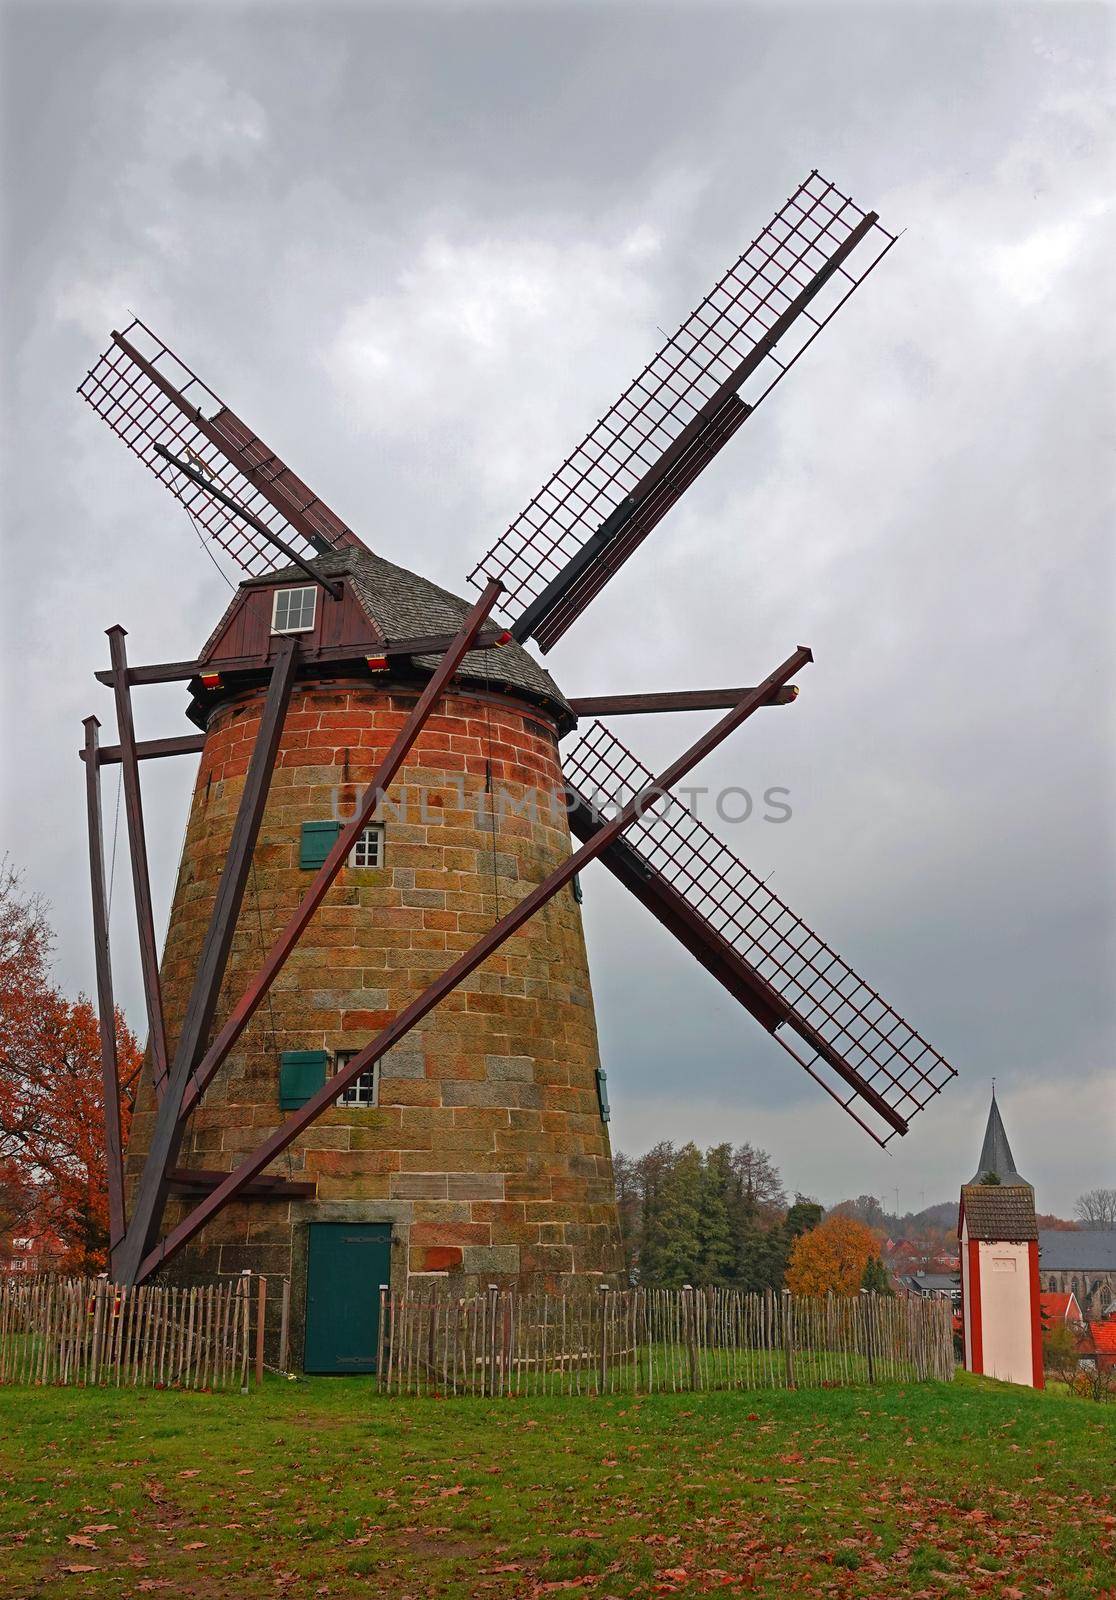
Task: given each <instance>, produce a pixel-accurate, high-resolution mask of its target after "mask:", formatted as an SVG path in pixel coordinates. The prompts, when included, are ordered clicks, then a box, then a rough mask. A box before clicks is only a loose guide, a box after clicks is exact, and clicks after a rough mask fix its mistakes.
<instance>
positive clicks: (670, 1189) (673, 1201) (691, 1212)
mask: <svg viewBox="0 0 1116 1600" xmlns="http://www.w3.org/2000/svg"><path fill="white" fill-rule="evenodd" d="M702 1165H703V1163H702V1156H701V1151H700V1150H699V1149H698V1147H697V1145H696V1144H687V1145H683V1147H682V1149H681V1150H679V1151H678V1152H677V1153H676V1154H675V1157H674V1160H673V1161H672V1163H671V1165H670V1167H669V1169H668V1171H667V1173H666V1176H665V1178H664V1180H663V1184H662V1188H661V1190H660V1199H661V1213H660V1216H659V1219H658V1227H657V1231H656V1237H655V1240H654V1262H655V1272H654V1277H653V1281H654V1282H655V1283H658V1284H661V1285H662V1286H663V1288H665V1289H680V1288H681V1287H682V1285H683V1284H684V1283H695V1282H696V1281H697V1280H698V1278H699V1277H700V1269H701V1187H702V1183H701V1180H702Z"/></svg>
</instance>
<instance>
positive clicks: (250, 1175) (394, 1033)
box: [137, 591, 813, 1283]
mask: <svg viewBox="0 0 1116 1600" xmlns="http://www.w3.org/2000/svg"><path fill="white" fill-rule="evenodd" d="M486 592H487V591H486ZM812 660H813V656H812V655H811V653H810V651H809V650H807V649H806V648H805V646H802V645H800V646H799V648H798V649H797V650H796V651H795V652H794V654H793V655H792V656H790V657H788V659H787V660H786V661H784V662H783V664H782V666H780V667H777V668H776V670H775V671H774V672H773V673H772V674H771V676H770V677H769V678H767V679H765V681H764V682H763V683H762V684H760V686H759V687H758V688H757V689H755V690H753V692H752V693H751V694H750V695H748V696H746V697H745V699H743V700H742V701H741V702H740V704H739V705H737V706H735V707H734V708H733V710H732V711H730V712H729V713H728V715H727V716H725V717H722V718H721V720H720V721H719V722H718V723H716V724H715V726H714V727H712V728H710V729H709V730H708V731H707V732H706V733H704V734H703V735H702V736H701V738H700V739H698V740H697V741H696V743H694V744H692V745H691V746H690V748H689V749H688V750H686V751H685V752H684V753H683V754H682V755H681V756H679V757H678V758H677V760H675V761H673V762H671V764H670V766H669V767H667V768H666V770H665V771H664V772H663V773H661V774H660V775H659V777H657V778H655V779H653V780H652V782H651V783H649V784H648V785H647V787H646V788H644V789H642V790H641V791H640V792H639V794H637V795H634V796H633V797H632V799H630V800H629V801H628V802H627V804H626V805H624V806H623V807H622V808H621V809H620V810H619V811H618V812H617V814H616V816H615V817H613V818H612V819H611V820H610V821H608V822H606V823H605V824H604V826H603V827H601V828H599V829H598V830H597V832H596V833H595V834H594V835H593V836H592V838H591V839H589V840H588V841H587V842H586V843H585V844H583V845H582V847H581V849H580V850H575V851H574V853H573V854H572V855H571V856H568V857H567V858H566V860H565V861H563V862H562V864H561V865H560V866H558V867H556V868H555V869H554V871H553V872H551V873H549V874H548V875H547V876H546V877H545V878H544V879H543V881H542V882H541V883H540V884H539V885H538V886H537V887H536V888H535V889H532V891H531V892H530V894H528V895H526V896H525V897H524V899H522V900H521V901H520V902H519V904H518V905H517V906H515V907H514V908H513V909H512V910H511V911H509V912H508V913H507V915H506V916H504V917H501V918H500V920H499V921H498V922H497V923H495V924H494V925H493V927H491V928H490V929H489V930H488V932H487V933H486V934H484V935H483V937H482V938H480V939H478V940H477V942H476V944H474V945H473V947H472V948H471V949H470V950H467V951H466V952H465V954H464V955H462V956H459V957H458V959H457V960H456V961H454V962H453V963H452V964H451V965H450V966H449V967H447V968H446V970H445V972H443V973H442V974H441V976H440V977H438V978H436V979H435V980H434V982H433V983H432V984H430V986H429V987H428V988H426V989H424V990H423V992H422V994H420V995H418V996H417V997H416V999H414V1000H412V1001H411V1003H410V1005H408V1006H405V1007H404V1009H403V1010H402V1011H401V1012H400V1013H399V1015H398V1016H397V1017H396V1018H395V1019H394V1021H392V1022H391V1023H389V1024H388V1026H387V1027H386V1028H384V1029H383V1030H382V1031H381V1032H380V1033H379V1034H378V1035H377V1036H376V1038H375V1039H373V1041H372V1043H371V1044H369V1045H366V1046H365V1047H364V1049H363V1050H360V1051H358V1052H357V1054H356V1055H355V1056H354V1057H353V1058H352V1060H351V1061H349V1062H348V1063H346V1065H345V1066H344V1067H342V1069H341V1070H340V1071H339V1072H336V1073H334V1075H333V1077H332V1078H330V1079H329V1080H328V1081H327V1082H326V1083H325V1084H323V1085H322V1087H321V1088H320V1089H319V1090H318V1091H317V1092H316V1093H315V1094H313V1095H311V1097H310V1099H309V1100H308V1101H307V1102H306V1104H305V1105H304V1106H302V1107H300V1109H299V1110H298V1111H294V1112H292V1113H291V1115H290V1116H289V1117H288V1118H287V1120H286V1122H284V1123H282V1124H281V1125H280V1127H278V1128H276V1130H275V1132H274V1133H272V1134H270V1135H269V1136H268V1138H266V1139H265V1140H263V1142H262V1143H261V1144H260V1145H258V1146H257V1148H256V1149H255V1150H254V1151H253V1152H252V1154H251V1155H250V1156H248V1157H247V1158H246V1159H245V1160H244V1161H242V1162H241V1164H240V1165H239V1166H238V1167H237V1168H235V1170H234V1171H232V1172H230V1173H229V1175H228V1177H227V1178H226V1179H225V1180H224V1182H223V1183H221V1184H220V1185H219V1186H218V1187H217V1188H216V1189H214V1191H213V1193H212V1194H211V1195H208V1196H207V1197H206V1198H205V1199H204V1200H203V1201H202V1202H201V1203H200V1205H197V1206H195V1207H194V1209H193V1211H191V1212H190V1213H189V1214H188V1215H187V1216H186V1217H184V1218H183V1219H182V1221H181V1222H180V1223H179V1224H178V1226H177V1227H176V1228H174V1229H172V1231H171V1232H170V1233H169V1234H168V1235H167V1237H166V1238H165V1239H163V1240H162V1241H161V1242H160V1243H159V1244H158V1245H156V1246H155V1247H154V1249H152V1251H151V1252H150V1254H149V1255H148V1256H147V1258H146V1259H145V1260H144V1261H143V1262H142V1263H141V1265H140V1269H139V1274H138V1278H137V1281H138V1282H141V1283H142V1282H143V1281H144V1279H146V1278H148V1277H150V1276H151V1274H152V1273H153V1272H157V1271H158V1269H159V1268H160V1267H161V1266H162V1265H163V1264H164V1263H165V1262H167V1261H170V1260H171V1259H172V1258H173V1257H174V1256H176V1255H177V1254H178V1253H179V1251H180V1250H183V1249H184V1248H185V1247H186V1245H187V1244H189V1242H190V1240H191V1239H193V1238H194V1236H195V1235H196V1234H197V1233H199V1232H200V1231H201V1229H202V1228H204V1226H205V1224H206V1223H207V1222H208V1221H209V1219H210V1217H212V1216H214V1215H215V1214H216V1213H217V1212H218V1211H220V1210H221V1209H222V1207H223V1206H226V1205H228V1203H229V1202H230V1201H231V1200H234V1199H235V1198H236V1197H237V1195H238V1194H239V1193H240V1190H241V1189H242V1188H243V1187H244V1185H245V1184H247V1183H251V1182H252V1180H253V1179H254V1178H256V1177H258V1176H259V1174H260V1173H261V1172H262V1171H263V1170H264V1168H265V1167H266V1166H267V1165H268V1164H269V1163H270V1162H272V1161H274V1159H275V1157H276V1156H278V1155H281V1154H282V1153H283V1151H284V1150H285V1149H286V1148H287V1146H288V1145H290V1144H292V1143H293V1142H294V1140H295V1139H297V1138H298V1136H299V1134H300V1133H302V1132H303V1131H304V1130H305V1129H306V1128H308V1127H309V1126H310V1124H311V1123H312V1122H315V1121H317V1119H318V1118H319V1117H320V1116H321V1114H322V1112H323V1111H327V1110H328V1109H329V1107H330V1106H331V1105H333V1103H334V1102H335V1101H336V1099H337V1097H338V1095H339V1094H341V1093H342V1091H343V1090H345V1089H347V1088H348V1086H349V1085H350V1084H351V1083H354V1082H355V1081H356V1079H357V1078H358V1077H359V1076H360V1074H361V1073H362V1072H367V1071H368V1070H369V1068H370V1067H371V1066H372V1065H373V1064H374V1063H375V1062H376V1061H378V1060H379V1059H380V1057H381V1056H383V1055H384V1054H386V1052H387V1051H388V1050H390V1049H391V1048H392V1047H393V1046H394V1045H396V1044H398V1043H399V1041H400V1039H402V1038H403V1037H404V1036H405V1035H406V1034H408V1033H409V1032H410V1031H411V1029H412V1028H413V1027H415V1026H416V1024H417V1023H419V1022H421V1021H422V1019H423V1017H425V1016H426V1015H427V1014H428V1013H429V1012H431V1011H433V1009H434V1007H435V1006H437V1005H438V1004H439V1002H440V1001H442V1000H443V999H444V998H445V997H446V995H447V994H450V993H451V992H452V991H453V990H454V989H456V988H457V986H458V984H459V983H461V982H462V980H463V979H465V978H467V977H468V976H469V974H470V973H471V972H474V971H475V970H476V969H477V967H479V966H480V965H481V964H482V962H484V961H487V959H488V957H489V956H490V955H492V953H493V951H495V950H498V949H499V948H500V946H501V945H502V944H503V943H504V942H505V941H506V940H507V939H510V938H511V936H512V934H513V933H516V932H518V930H519V929H520V928H521V927H523V925H524V924H525V923H526V922H529V921H530V919H531V918H532V917H533V916H534V915H535V913H536V912H537V911H539V910H540V909H541V908H542V907H543V906H544V905H545V904H546V903H547V901H549V900H551V899H552V898H553V897H554V895H556V894H557V893H558V891H559V890H560V889H562V888H564V887H565V885H566V884H568V883H569V881H570V879H571V878H573V877H574V876H575V874H576V873H578V872H580V871H581V870H582V869H583V868H584V867H585V866H586V865H587V864H588V863H589V862H590V861H592V860H594V859H595V858H596V857H597V856H599V855H600V854H601V852H602V851H604V850H606V849H607V848H608V846H609V845H610V844H611V843H612V842H613V840H614V839H616V838H618V837H619V835H620V833H621V832H622V831H623V829H624V828H626V827H627V826H628V825H629V824H630V823H632V822H634V821H635V820H636V819H637V818H638V817H640V816H642V815H643V814H644V812H645V811H646V810H648V809H649V808H650V807H651V806H652V805H653V804H654V803H655V802H656V801H657V800H659V799H662V798H663V797H664V796H665V795H666V794H667V793H669V791H670V790H671V789H672V788H673V787H674V785H675V784H677V783H679V782H680V781H681V779H682V778H684V777H685V776H686V774H687V773H688V772H689V771H690V770H691V769H692V768H693V767H695V766H696V765H697V764H698V762H699V761H701V760H702V759H703V757H705V756H707V755H708V754H709V752H710V751H711V750H714V749H716V747H717V746H718V745H719V744H721V743H722V741H723V740H725V739H726V738H727V737H728V735H729V734H730V733H732V732H733V731H734V730H735V729H736V728H738V727H739V726H740V724H741V723H742V722H744V721H745V720H746V719H747V718H748V717H750V716H751V715H752V713H753V712H754V711H757V710H758V709H759V708H760V706H762V705H763V704H764V703H765V701H766V698H767V696H768V695H769V694H770V692H771V690H772V689H775V688H778V687H779V686H780V685H781V684H784V683H786V682H787V681H788V680H789V679H790V678H792V677H793V676H794V674H795V673H796V672H797V671H799V669H800V668H802V667H804V666H805V665H806V664H807V662H809V661H812Z"/></svg>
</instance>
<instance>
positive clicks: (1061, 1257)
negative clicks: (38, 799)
mask: <svg viewBox="0 0 1116 1600" xmlns="http://www.w3.org/2000/svg"><path fill="white" fill-rule="evenodd" d="M1038 1237H1039V1277H1040V1278H1041V1280H1042V1287H1043V1288H1044V1289H1045V1290H1047V1292H1048V1293H1051V1294H1072V1295H1075V1296H1076V1298H1077V1303H1078V1305H1079V1306H1080V1307H1081V1309H1082V1311H1083V1312H1084V1314H1085V1316H1086V1317H1099V1316H1102V1315H1104V1314H1105V1308H1106V1307H1107V1306H1108V1305H1109V1304H1110V1302H1111V1301H1112V1300H1113V1299H1114V1298H1116V1228H1106V1229H1096V1230H1092V1229H1085V1228H1076V1229H1072V1230H1071V1229H1062V1228H1040V1230H1039V1236H1038Z"/></svg>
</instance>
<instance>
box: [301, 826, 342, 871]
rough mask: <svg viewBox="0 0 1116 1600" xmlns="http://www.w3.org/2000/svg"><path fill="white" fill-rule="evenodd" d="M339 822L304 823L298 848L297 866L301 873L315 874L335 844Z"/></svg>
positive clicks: (339, 828) (338, 831)
mask: <svg viewBox="0 0 1116 1600" xmlns="http://www.w3.org/2000/svg"><path fill="white" fill-rule="evenodd" d="M340 832H341V824H340V823H339V822H304V823H303V824H302V837H301V839H300V840H299V846H298V864H299V866H300V867H301V868H302V870H303V872H317V870H318V868H319V867H320V866H321V865H322V863H323V862H324V861H325V858H326V856H328V855H329V852H330V851H331V850H332V849H333V846H334V845H335V844H336V842H337V835H338V834H339V833H340Z"/></svg>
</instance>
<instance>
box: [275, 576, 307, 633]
mask: <svg viewBox="0 0 1116 1600" xmlns="http://www.w3.org/2000/svg"><path fill="white" fill-rule="evenodd" d="M280 595H299V596H300V599H299V604H298V614H299V616H300V617H301V616H302V615H303V613H304V611H305V608H306V600H305V596H306V595H309V596H310V620H309V621H308V622H301V621H300V622H299V623H298V624H297V626H294V627H292V626H290V624H289V619H290V614H291V608H290V605H289V604H288V606H287V617H288V626H287V627H285V628H281V627H280V626H279V597H280ZM317 617H318V591H317V589H316V588H315V586H314V585H313V584H312V583H306V584H299V585H298V587H297V588H290V589H276V591H275V593H274V595H273V596H272V600H271V631H272V633H310V632H312V631H313V627H314V623H315V622H316V621H317Z"/></svg>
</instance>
